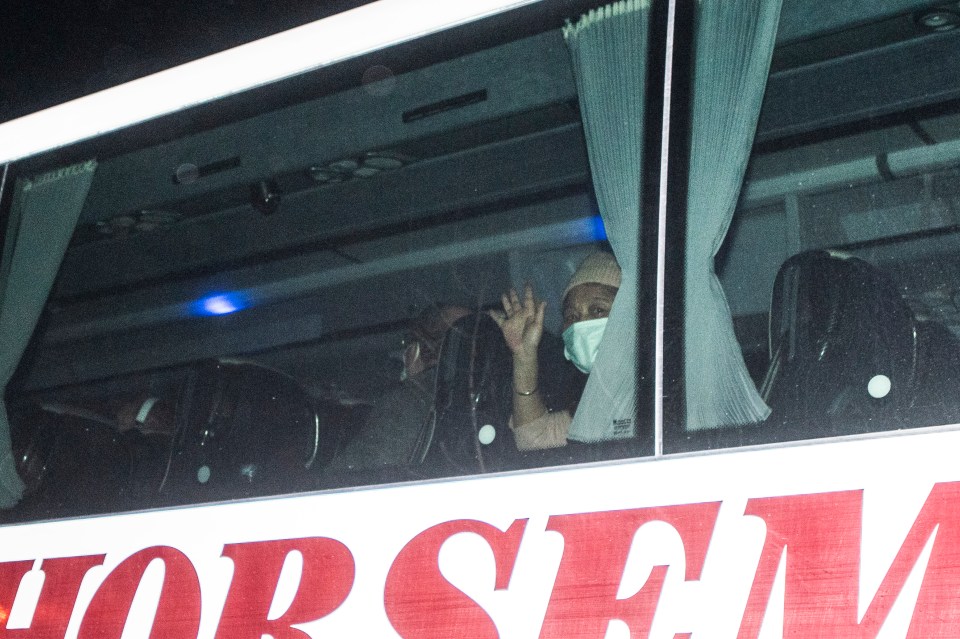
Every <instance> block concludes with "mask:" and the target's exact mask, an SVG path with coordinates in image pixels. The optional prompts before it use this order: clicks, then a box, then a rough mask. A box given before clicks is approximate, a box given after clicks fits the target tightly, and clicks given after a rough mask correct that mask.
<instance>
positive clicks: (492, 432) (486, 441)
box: [477, 424, 497, 446]
mask: <svg viewBox="0 0 960 639" xmlns="http://www.w3.org/2000/svg"><path fill="white" fill-rule="evenodd" d="M477 438H478V439H479V440H480V443H481V444H483V445H484V446H489V445H490V444H492V443H493V440H494V439H496V438H497V429H496V428H494V427H493V426H492V425H491V424H486V425H485V426H483V427H482V428H481V429H480V432H479V433H477Z"/></svg>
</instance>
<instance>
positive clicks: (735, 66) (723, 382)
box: [684, 0, 781, 430]
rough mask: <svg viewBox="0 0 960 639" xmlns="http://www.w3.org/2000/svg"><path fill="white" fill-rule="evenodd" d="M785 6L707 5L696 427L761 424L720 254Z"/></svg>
mask: <svg viewBox="0 0 960 639" xmlns="http://www.w3.org/2000/svg"><path fill="white" fill-rule="evenodd" d="M780 4H781V2H780V0H701V1H700V2H699V3H698V12H697V14H696V18H697V30H696V66H695V71H694V78H695V80H694V87H693V131H692V148H691V151H690V183H689V189H688V191H687V198H688V200H687V205H688V214H687V249H686V294H685V298H684V302H685V307H684V308H685V317H686V327H685V341H686V358H685V371H686V372H685V380H686V413H687V414H686V424H687V428H688V429H689V430H697V429H704V428H715V427H720V426H734V425H742V424H749V423H755V422H759V421H762V420H763V419H764V418H766V417H767V415H769V413H770V409H769V408H768V407H767V406H766V405H765V404H764V403H763V400H761V399H760V395H759V394H758V393H757V390H756V387H755V385H754V384H753V382H752V380H751V379H750V375H749V374H748V372H747V368H746V365H745V364H744V362H743V355H742V353H741V350H740V347H739V345H738V344H737V340H736V337H735V336H734V332H733V321H732V319H731V316H730V309H729V306H728V305H727V299H726V296H725V295H724V293H723V289H722V288H721V286H720V281H719V280H718V279H717V276H716V274H715V272H714V257H715V256H716V254H717V251H718V250H719V249H720V246H721V244H722V243H723V239H724V236H726V234H727V229H728V228H729V226H730V221H731V219H732V218H733V212H734V209H735V208H736V205H737V198H738V196H739V193H740V186H741V184H742V182H743V176H744V173H745V172H746V167H747V161H748V160H749V158H750V148H751V146H752V144H753V137H754V133H755V131H756V127H757V119H758V117H759V115H760V104H761V102H762V100H763V92H764V89H765V87H766V83H767V75H768V74H769V69H770V58H771V56H772V54H773V46H774V40H775V37H776V32H777V22H778V20H779V15H780Z"/></svg>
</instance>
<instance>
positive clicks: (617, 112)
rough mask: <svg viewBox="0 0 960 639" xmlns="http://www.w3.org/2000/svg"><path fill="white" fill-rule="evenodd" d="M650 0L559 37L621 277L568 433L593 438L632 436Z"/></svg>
mask: <svg viewBox="0 0 960 639" xmlns="http://www.w3.org/2000/svg"><path fill="white" fill-rule="evenodd" d="M648 25H649V0H624V1H623V2H617V3H615V4H612V5H608V6H606V7H603V8H600V9H596V10H594V11H591V12H590V13H588V14H586V15H585V16H583V17H582V18H581V19H580V20H579V21H578V22H577V23H576V24H573V25H568V26H567V28H566V29H565V30H564V36H565V38H566V40H567V45H568V46H569V48H570V52H571V55H572V59H573V71H574V76H575V78H576V81H577V89H578V92H579V97H580V111H581V116H582V118H583V128H584V134H585V136H586V140H587V151H588V155H589V158H590V169H591V172H592V174H593V187H594V191H595V192H596V196H597V202H598V204H599V206H600V214H601V216H602V217H603V223H604V226H605V227H606V229H607V236H608V239H609V241H610V245H611V247H612V248H613V252H614V254H615V255H616V257H617V261H618V262H619V263H620V267H621V268H622V269H623V282H622V284H621V287H620V291H619V293H618V294H617V298H616V301H615V302H614V305H613V308H612V309H611V312H610V319H609V321H608V323H607V328H606V332H605V333H604V338H603V342H602V343H601V345H600V351H599V353H598V354H597V360H596V362H595V363H594V366H593V370H592V372H591V373H590V378H589V379H588V380H587V386H586V389H585V390H584V393H583V397H582V398H581V400H580V405H579V407H578V410H577V414H576V416H575V417H574V420H573V424H572V425H571V427H570V434H569V438H570V439H572V440H575V441H582V442H596V441H603V440H611V439H621V438H628V437H633V436H634V434H635V433H636V424H635V423H634V419H635V415H636V341H637V336H636V308H637V251H638V241H639V230H640V180H641V175H642V172H641V166H640V163H641V157H642V155H641V151H642V146H643V122H644V98H645V95H644V83H645V80H646V66H647V65H646V52H647V33H648Z"/></svg>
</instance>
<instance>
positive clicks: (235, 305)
mask: <svg viewBox="0 0 960 639" xmlns="http://www.w3.org/2000/svg"><path fill="white" fill-rule="evenodd" d="M580 5H583V6H580ZM590 8H591V3H580V4H577V3H572V4H570V6H567V7H566V8H565V10H564V11H566V12H569V13H563V12H560V11H559V10H558V7H557V6H555V5H550V6H543V7H540V6H539V5H538V6H536V7H534V8H533V9H532V10H531V9H525V10H523V11H520V10H518V11H516V12H513V13H508V14H505V15H502V16H497V17H495V18H489V19H486V20H483V21H480V22H478V23H475V24H472V25H467V26H466V27H461V28H460V30H459V31H457V32H456V33H442V34H440V35H439V36H435V37H434V36H431V37H429V38H427V40H426V42H425V43H424V42H420V43H417V46H416V47H409V46H408V47H404V46H401V47H397V48H394V49H389V50H385V51H382V52H378V53H376V54H371V55H370V56H367V57H365V58H363V59H360V60H351V61H348V62H345V63H342V64H340V65H337V66H335V67H331V68H326V69H321V70H319V71H316V72H312V73H311V74H307V75H304V76H298V77H296V78H293V79H291V80H287V81H284V82H281V83H279V84H277V85H273V86H270V87H267V88H259V89H256V90H254V91H252V92H249V93H247V94H243V95H239V96H235V97H233V98H229V99H224V100H221V101H220V102H218V103H214V104H213V105H205V106H200V107H197V108H196V109H193V110H190V111H185V112H182V113H177V114H173V115H170V116H168V117H166V118H163V119H161V120H159V121H155V122H150V123H148V124H144V125H141V126H138V127H132V128H129V129H125V130H122V131H120V132H118V133H116V134H112V135H109V136H104V137H101V138H98V139H95V140H92V141H89V142H86V143H81V144H77V145H74V146H73V147H70V148H69V149H67V150H64V151H59V152H57V153H56V154H54V153H50V154H47V155H44V156H38V157H34V158H30V159H28V160H26V161H23V162H20V163H18V164H15V165H14V166H13V168H12V172H11V178H10V184H11V185H12V191H13V196H12V200H11V202H10V204H9V207H8V209H9V212H10V216H11V219H12V220H14V221H15V222H16V224H14V225H12V226H10V231H8V232H9V233H12V234H20V235H24V236H25V237H26V236H30V237H33V238H34V241H37V242H39V241H40V239H39V238H40V236H39V235H38V234H37V233H36V232H34V229H32V227H30V225H31V224H34V222H33V220H34V219H36V218H42V217H43V216H44V215H45V214H47V213H49V211H50V210H52V209H54V208H56V209H57V210H60V211H62V212H63V213H64V215H66V214H68V213H69V214H70V215H72V216H73V217H74V218H75V219H76V220H77V222H76V226H75V229H73V230H72V231H71V228H70V227H67V228H62V229H58V230H57V232H58V233H59V235H61V236H62V238H63V240H64V242H66V241H67V240H69V245H68V246H66V247H65V250H64V249H63V248H60V249H57V248H55V247H51V248H50V255H49V256H47V257H48V258H49V259H46V260H45V263H46V264H47V265H48V266H51V265H52V268H55V267H56V264H57V262H58V261H59V253H63V260H62V267H61V268H60V270H59V272H58V273H57V275H56V279H55V281H54V282H53V283H52V289H51V292H50V295H49V299H47V300H46V305H45V306H44V308H43V311H42V313H38V315H39V317H40V319H39V322H38V323H37V326H36V330H35V331H33V338H32V340H31V341H30V343H29V345H27V344H26V341H25V338H24V353H25V354H24V355H23V357H22V358H20V359H19V365H18V367H17V370H16V374H15V375H14V376H13V379H12V381H11V382H10V384H9V386H8V392H7V405H8V413H9V417H10V422H11V437H12V444H13V450H14V453H15V457H16V460H17V464H18V472H19V474H20V477H21V479H22V481H23V482H24V483H25V486H26V489H25V491H26V492H25V497H24V499H23V501H22V502H21V504H20V506H18V507H17V508H16V509H14V511H12V514H10V515H9V516H10V517H12V518H14V519H17V518H21V519H30V518H43V517H51V516H54V517H55V516H61V515H72V514H88V513H92V512H110V511H120V510H130V509H141V508H147V507H155V506H166V505H175V504H183V503H193V502H202V501H215V500H223V499H235V498H242V497H259V496H265V495H275V494H285V493H291V492H297V491H314V490H324V489H331V488H339V487H343V486H354V485H371V484H381V483H385V482H396V481H410V480H420V479H431V478H436V477H446V476H453V475H471V474H477V473H484V472H495V471H510V470H519V469H525V468H530V467H537V466H543V465H550V464H561V463H569V462H576V461H583V460H596V459H605V458H610V457H636V456H643V455H649V454H651V453H652V445H651V444H650V442H652V432H653V426H652V423H649V422H648V421H647V420H641V419H638V417H637V409H636V401H635V400H636V384H635V375H636V374H635V372H634V369H635V364H636V356H635V352H636V350H637V349H636V346H635V342H636V338H635V337H634V335H635V332H636V317H637V308H638V301H637V299H638V296H637V292H636V289H637V283H636V282H637V271H638V268H639V255H638V254H639V249H638V242H639V237H640V232H639V226H640V215H641V213H640V211H641V206H640V199H641V198H644V197H646V198H647V199H650V198H649V193H647V190H645V189H649V187H648V186H646V185H649V184H655V183H656V180H655V179H652V178H651V175H652V174H651V173H650V171H651V170H652V168H651V169H648V168H647V166H649V167H657V166H658V162H656V161H655V160H654V161H650V162H646V163H645V162H643V161H642V160H643V149H644V148H645V145H646V144H647V143H648V142H649V140H646V138H647V137H648V134H647V128H648V127H647V126H646V121H645V110H646V100H645V91H647V90H649V88H648V86H647V84H648V75H649V76H650V77H654V78H656V77H658V75H657V72H656V69H655V68H648V66H647V62H646V60H647V57H648V51H649V50H656V49H657V48H658V47H661V46H662V44H661V43H662V37H661V36H660V35H656V33H658V32H656V31H655V30H654V29H653V27H651V26H650V24H651V18H650V8H649V7H648V6H647V3H643V2H636V1H633V0H628V1H627V2H624V3H620V4H619V5H618V8H616V10H611V9H604V10H599V11H595V12H593V13H590V14H589V15H588V16H586V17H584V18H583V19H580V18H579V15H580V11H582V10H587V9H590ZM568 18H569V19H571V20H572V22H571V23H570V24H569V25H568V26H567V27H566V28H565V29H564V28H563V25H564V23H565V21H566V19H568ZM458 34H459V36H463V38H462V39H460V40H457V38H456V36H457V35H458ZM651 34H653V35H651ZM452 43H456V44H452ZM433 45H436V49H437V53H436V54H435V55H434V56H433V57H430V56H429V55H427V57H425V53H424V51H431V48H430V47H431V46H433ZM458 46H460V47H461V48H460V49H459V50H458V49H457V47H458ZM603 47H607V49H608V50H612V51H614V52H619V53H617V56H618V59H619V60H620V62H621V63H620V64H616V65H614V64H611V63H610V61H609V60H602V61H601V62H599V63H598V62H597V61H596V56H595V55H594V54H595V52H596V51H598V50H600V49H603ZM621 56H622V57H621ZM427 58H429V59H427ZM624 61H626V63H624ZM620 76H622V77H623V78H626V80H621V79H618V78H620ZM659 77H661V78H662V74H661V75H660V76H659ZM611 80H612V81H613V82H614V84H617V85H621V86H623V87H624V94H623V95H618V96H612V97H611V96H608V95H606V93H605V92H603V91H601V90H600V88H602V86H601V85H598V84H597V82H598V81H599V82H601V84H602V82H608V83H609V82H610V81H611ZM661 81H662V80H661ZM331 87H332V88H331ZM598 87H599V88H598ZM654 87H656V85H654ZM654 94H655V95H659V89H656V88H655V90H654ZM625 113H626V114H628V116H627V117H625V116H624V114H625ZM651 126H652V127H653V128H654V130H656V131H659V128H658V127H659V122H658V121H657V120H656V118H655V119H654V121H653V123H652V124H651ZM624 127H626V128H624ZM645 140H646V141H645ZM604 150H605V151H606V152H607V156H604V153H602V152H603V151H604ZM611 150H613V151H615V152H616V154H615V155H612V156H611V155H609V152H610V151H611ZM63 158H77V161H76V162H74V161H71V162H70V163H69V164H65V163H64V159H63ZM591 176H592V178H593V180H592V181H591ZM595 185H597V186H596V187H595ZM51 233H52V231H51ZM18 236H19V235H18ZM55 254H56V255H55ZM598 254H599V255H603V256H606V257H603V258H600V259H601V260H607V261H606V262H603V264H602V265H601V266H593V267H589V268H588V267H584V266H582V265H583V264H584V263H585V260H587V261H589V260H590V259H596V257H595V256H596V255H598ZM591 256H594V258H591ZM614 256H615V257H614ZM614 260H616V261H614ZM18 268H19V269H20V270H19V271H17V269H18ZM24 268H26V267H24V266H23V265H20V266H17V265H15V268H14V269H13V271H12V272H13V273H14V275H12V276H11V277H10V281H15V280H16V278H15V275H16V274H17V273H19V274H20V277H21V278H23V277H25V275H23V273H24V271H23V269H24ZM52 277H53V274H52V272H51V274H50V278H51V279H52ZM571 278H573V279H571ZM577 278H579V279H577ZM614 278H615V279H614ZM525 285H527V286H525ZM579 286H588V287H589V286H593V287H597V286H601V287H602V286H608V287H612V288H613V290H614V292H615V295H614V296H612V297H615V300H613V299H612V297H611V300H608V307H607V308H604V309H602V310H601V311H599V312H597V313H599V314H595V311H594V307H595V306H596V304H594V303H593V301H591V300H587V302H585V303H584V308H585V309H586V310H585V311H584V313H585V314H582V315H578V317H577V319H576V321H570V322H566V320H565V317H564V309H565V308H566V307H565V305H564V301H565V300H568V299H569V298H571V297H572V293H573V291H583V290H587V289H583V288H579V289H578V288H577V287H579ZM511 289H513V290H516V291H518V292H519V293H518V296H517V298H516V299H515V300H513V299H512V298H511V294H510V291H511ZM527 290H529V291H530V295H531V299H532V300H533V303H534V306H535V307H536V308H538V309H541V310H539V313H540V314H541V316H540V320H539V321H541V322H542V327H543V335H542V336H541V337H539V339H538V340H537V341H538V342H539V343H538V344H535V346H534V351H533V352H534V353H535V354H536V355H537V357H538V358H539V370H538V371H537V372H536V373H535V374H534V376H533V377H532V378H530V379H525V378H524V379H521V378H519V377H517V373H516V370H517V361H518V356H517V354H516V352H515V351H514V350H511V346H510V342H509V340H505V339H504V335H505V332H506V330H507V329H506V328H504V325H505V323H506V322H507V321H508V320H509V318H510V317H511V316H516V315H517V313H518V312H519V310H520V306H522V305H523V304H524V303H525V302H526V299H525V297H526V295H527V293H526V291H527ZM590 290H593V289H590ZM504 293H506V294H505V295H504ZM578 294H579V293H578ZM34 297H35V298H37V300H36V301H37V302H38V303H43V301H44V299H43V298H45V297H46V291H45V289H44V291H43V292H42V293H38V292H37V291H36V290H35V291H34ZM505 300H506V301H505ZM541 301H542V302H545V304H546V306H545V307H543V306H540V302H541ZM611 301H612V308H611V307H609V306H610V304H609V303H610V302H611ZM511 302H512V303H511ZM567 306H570V304H567ZM544 309H545V310H544ZM574 310H575V311H576V312H577V313H579V312H580V310H579V308H577V309H574ZM571 312H573V311H571ZM586 314H591V315H589V317H587V315H586ZM600 315H602V316H603V317H601V316H600ZM607 315H609V317H607ZM587 319H597V320H602V323H603V324H604V325H605V327H606V333H605V337H604V339H603V342H602V345H601V347H600V351H599V353H596V354H594V355H591V356H590V357H589V358H588V359H589V361H588V362H587V364H586V369H587V370H590V369H591V368H592V372H591V373H590V375H589V377H588V376H587V375H586V374H585V372H581V371H580V370H577V368H580V369H581V370H584V366H583V365H582V364H583V361H582V360H577V366H575V365H574V363H571V362H569V361H567V359H566V358H565V357H564V351H565V338H564V337H562V333H564V329H566V328H568V324H569V325H573V324H576V323H577V322H579V321H581V320H587ZM32 329H33V326H32V325H31V326H29V327H24V330H27V331H28V332H29V331H30V330H32ZM594 335H595V334H594ZM590 339H593V338H592V337H589V338H588V339H587V341H589V340H590ZM571 348H572V347H571V346H569V345H567V346H566V350H567V351H568V352H569V351H570V349H571ZM521 385H522V386H521ZM530 402H535V403H533V404H530ZM520 403H527V404H526V405H531V406H534V408H535V409H536V410H538V411H540V414H537V415H534V416H533V417H534V418H536V419H539V418H541V417H546V416H550V415H552V416H556V415H561V414H563V415H566V416H567V417H566V422H565V423H563V425H562V428H563V430H562V431H561V432H560V435H559V440H558V441H557V440H555V441H554V442H553V443H552V444H551V445H550V446H549V447H548V448H549V449H548V450H536V449H538V448H540V447H539V446H536V445H533V446H520V447H518V442H519V435H517V436H516V438H515V433H519V432H520V431H521V428H522V427H523V426H525V425H526V424H525V422H521V423H518V419H517V415H518V414H519V413H518V409H517V408H516V407H517V406H519V405H520ZM644 403H645V404H650V403H651V402H650V401H646V402H644Z"/></svg>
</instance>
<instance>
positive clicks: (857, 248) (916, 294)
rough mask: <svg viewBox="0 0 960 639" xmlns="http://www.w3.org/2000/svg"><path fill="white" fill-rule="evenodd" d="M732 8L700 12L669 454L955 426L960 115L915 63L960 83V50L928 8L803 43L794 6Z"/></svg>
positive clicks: (811, 36) (850, 25)
mask: <svg viewBox="0 0 960 639" xmlns="http://www.w3.org/2000/svg"><path fill="white" fill-rule="evenodd" d="M717 4H718V6H717V7H714V9H716V11H713V12H711V6H712V5H711V3H709V2H708V3H702V4H701V5H700V8H699V13H698V29H697V34H696V37H697V47H698V49H697V54H698V55H697V59H696V62H695V65H696V67H695V68H696V73H695V77H696V79H695V83H694V96H695V98H694V101H693V108H692V116H691V117H692V131H693V133H692V136H693V139H692V145H691V151H690V158H689V162H690V186H689V190H688V200H689V203H688V217H687V244H686V276H685V277H686V279H685V288H686V291H685V297H684V308H685V314H686V327H685V331H684V341H685V352H686V360H685V397H686V403H685V413H686V414H685V415H684V416H682V418H681V417H680V416H678V415H674V416H672V417H673V419H672V421H671V422H670V424H671V426H672V430H670V431H669V433H670V437H668V442H667V449H668V450H685V449H690V448H702V447H727V446H733V445H740V444H744V443H765V442H774V441H785V440H791V439H807V438H812V437H822V436H831V435H842V434H853V433H864V432H873V431H879V430H891V429H899V428H907V427H918V426H928V425H936V424H952V423H956V422H957V421H958V417H960V404H958V401H957V399H956V398H957V397H958V391H960V386H958V384H960V323H958V321H957V319H958V311H957V301H958V299H960V296H958V295H957V282H958V280H957V277H956V276H957V272H956V271H957V256H958V252H957V251H958V248H960V245H958V240H957V231H958V228H960V226H958V221H960V220H958V217H957V215H958V204H960V201H958V198H957V189H956V184H957V171H958V167H960V153H958V149H960V147H958V145H957V142H958V139H960V126H958V124H960V114H958V113H960V112H958V110H957V106H956V105H957V101H956V99H957V97H958V96H957V91H956V90H955V89H951V90H950V91H944V90H943V84H942V81H943V80H942V78H940V79H938V80H934V79H933V76H932V75H931V76H929V77H928V76H926V75H923V76H922V77H918V75H917V73H916V64H917V61H918V60H923V61H924V63H925V64H927V65H928V67H925V68H927V70H930V71H935V73H934V75H936V74H938V73H939V72H940V70H941V69H942V70H944V72H945V73H947V74H948V75H950V76H951V77H955V76H956V72H955V71H954V70H953V69H954V67H955V66H956V64H957V62H958V61H960V34H958V33H957V32H956V31H955V30H953V29H942V30H937V29H924V28H922V27H921V26H918V25H922V24H924V21H923V20H922V19H920V18H921V17H922V14H923V9H920V10H919V11H918V12H915V13H910V14H902V15H897V14H895V13H894V12H895V11H896V8H895V7H888V8H886V9H878V8H872V9H866V8H861V9H860V10H855V9H853V8H851V9H849V10H847V11H844V12H838V13H837V14H836V15H835V16H834V18H832V19H833V20H835V21H836V24H831V25H829V26H830V28H829V29H827V28H824V29H822V31H821V30H819V29H818V27H816V26H810V27H809V28H808V31H809V32H808V33H801V31H802V29H800V30H799V31H798V26H797V24H795V23H794V22H793V21H794V20H795V18H796V16H797V13H796V8H795V7H794V6H793V5H788V3H786V2H785V3H784V6H783V8H782V12H781V14H780V17H779V20H778V19H777V17H776V15H775V12H774V11H772V10H770V6H771V5H772V4H775V3H767V2H752V3H751V2H735V3H717ZM720 4H723V7H722V9H720V7H719V5H720ZM768 11H770V15H768V14H767V13H766V12H768ZM884 11H886V13H884ZM712 13H716V14H717V15H712ZM708 25H710V26H711V28H710V29H708V28H707V27H708ZM713 27H716V28H713ZM778 29H779V35H776V36H775V34H776V33H777V30H778ZM705 31H709V33H707V32H705ZM718 34H719V35H718ZM734 34H736V37H734ZM838 34H843V37H842V38H841V37H840V35H838ZM841 40H843V41H844V42H845V44H844V45H843V46H839V43H840V41H841ZM725 56H728V57H727V58H725ZM730 56H732V58H733V59H735V60H734V61H733V62H731V61H730V59H729V57H730ZM771 60H772V63H771V64H770V66H769V67H768V62H769V61H771ZM714 65H716V68H715V67H714ZM721 69H725V70H721ZM951 74H952V75H951ZM761 98H762V107H761V102H760V99H761ZM751 147H752V150H751ZM748 153H749V161H747V160H748V155H747V154H748ZM711 224H712V225H714V226H710V225H711ZM714 273H716V276H717V278H716V279H715V278H714ZM668 421H669V420H668Z"/></svg>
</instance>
